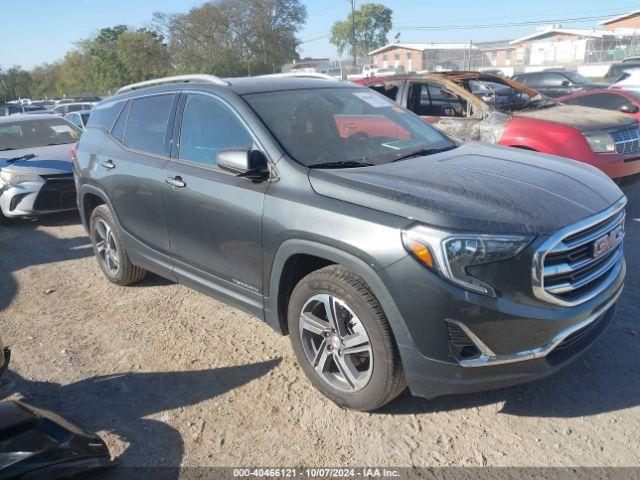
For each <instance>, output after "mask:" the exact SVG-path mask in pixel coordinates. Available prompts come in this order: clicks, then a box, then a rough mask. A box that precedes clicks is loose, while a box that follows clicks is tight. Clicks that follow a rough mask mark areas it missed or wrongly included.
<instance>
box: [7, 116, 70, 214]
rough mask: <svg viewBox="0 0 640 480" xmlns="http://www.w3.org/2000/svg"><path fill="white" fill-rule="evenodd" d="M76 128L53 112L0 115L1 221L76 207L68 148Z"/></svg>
mask: <svg viewBox="0 0 640 480" xmlns="http://www.w3.org/2000/svg"><path fill="white" fill-rule="evenodd" d="M80 133H81V131H80V129H79V128H78V127H76V126H75V125H74V124H72V123H71V122H69V121H67V120H65V119H64V118H61V117H60V116H58V115H51V114H49V115H24V114H23V115H12V116H10V117H1V118H0V223H8V222H7V221H8V220H9V219H11V218H17V217H33V216H37V215H42V214H46V213H54V212H62V211H66V210H74V209H76V208H77V207H76V190H75V183H74V181H73V164H72V161H71V148H72V147H73V146H74V145H75V143H76V142H77V141H78V139H79V138H80Z"/></svg>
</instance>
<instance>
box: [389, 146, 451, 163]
mask: <svg viewBox="0 0 640 480" xmlns="http://www.w3.org/2000/svg"><path fill="white" fill-rule="evenodd" d="M454 148H456V146H455V145H449V146H446V147H441V148H420V149H418V150H413V151H411V152H409V153H405V154H403V155H400V156H399V157H396V158H394V159H393V160H391V162H397V161H399V160H406V159H408V158H413V157H423V156H425V155H433V154H434V153H441V152H446V151H448V150H453V149H454Z"/></svg>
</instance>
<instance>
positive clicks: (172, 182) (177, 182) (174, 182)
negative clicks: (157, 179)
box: [164, 177, 187, 188]
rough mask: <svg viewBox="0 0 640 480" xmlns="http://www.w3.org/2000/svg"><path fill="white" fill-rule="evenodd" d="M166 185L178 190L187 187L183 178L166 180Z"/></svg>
mask: <svg viewBox="0 0 640 480" xmlns="http://www.w3.org/2000/svg"><path fill="white" fill-rule="evenodd" d="M164 183H166V184H167V185H171V186H172V187H176V188H184V187H186V186H187V184H186V183H184V181H183V180H182V177H169V178H165V180H164Z"/></svg>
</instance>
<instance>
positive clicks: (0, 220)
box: [0, 209, 13, 227]
mask: <svg viewBox="0 0 640 480" xmlns="http://www.w3.org/2000/svg"><path fill="white" fill-rule="evenodd" d="M12 223H13V222H12V220H11V219H10V218H9V217H5V215H4V213H2V209H0V225H1V226H3V227H8V226H10V225H11V224H12Z"/></svg>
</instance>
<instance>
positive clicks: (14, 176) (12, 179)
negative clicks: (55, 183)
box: [0, 169, 42, 185]
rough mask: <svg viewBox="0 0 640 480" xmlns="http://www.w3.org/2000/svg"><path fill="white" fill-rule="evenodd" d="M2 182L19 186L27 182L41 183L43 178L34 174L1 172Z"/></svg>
mask: <svg viewBox="0 0 640 480" xmlns="http://www.w3.org/2000/svg"><path fill="white" fill-rule="evenodd" d="M0 180H2V181H3V182H4V183H8V184H9V185H18V184H19V183H25V182H41V181H42V177H40V176H39V175H35V174H33V173H17V172H12V171H11V170H6V169H3V170H0Z"/></svg>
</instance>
